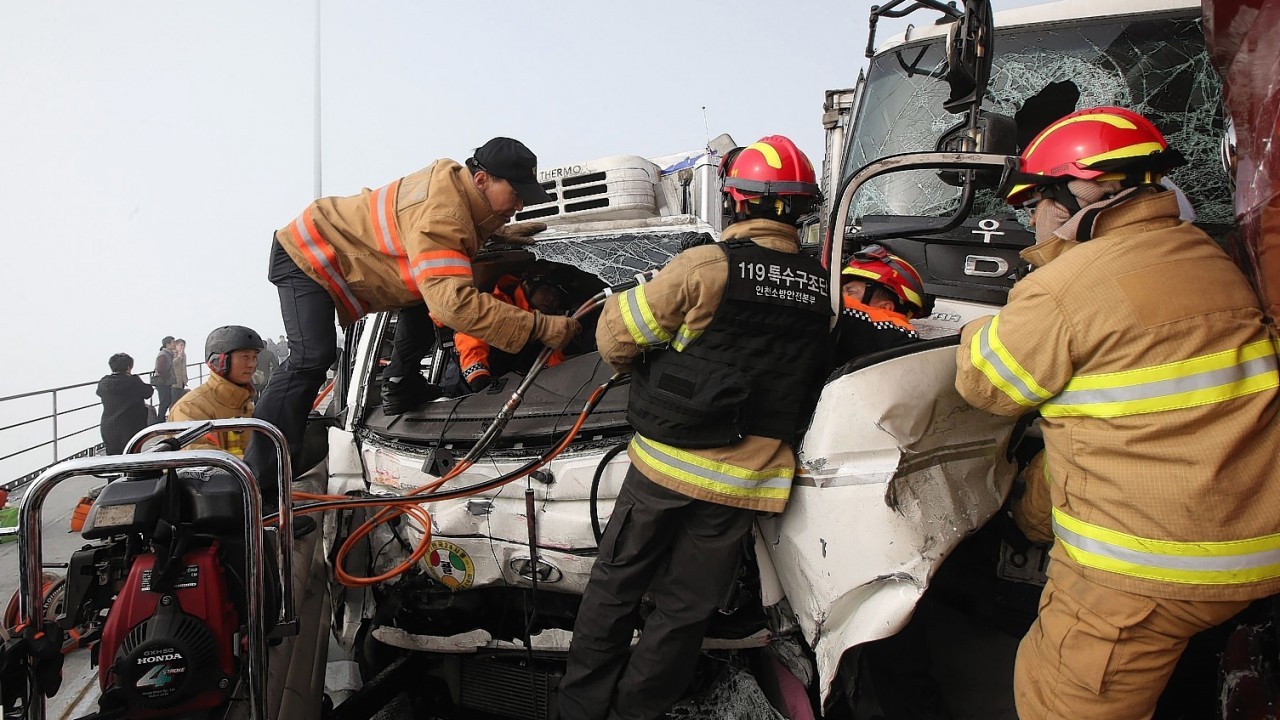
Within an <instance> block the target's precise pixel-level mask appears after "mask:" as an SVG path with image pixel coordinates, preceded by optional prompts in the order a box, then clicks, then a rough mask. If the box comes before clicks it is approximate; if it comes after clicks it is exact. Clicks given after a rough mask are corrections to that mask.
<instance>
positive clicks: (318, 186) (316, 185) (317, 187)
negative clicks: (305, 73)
mask: <svg viewBox="0 0 1280 720" xmlns="http://www.w3.org/2000/svg"><path fill="white" fill-rule="evenodd" d="M314 166H315V178H314V182H313V187H312V191H313V192H314V194H315V197H322V196H323V194H324V193H323V192H322V188H323V184H322V183H321V181H320V177H321V176H320V0H316V77H315V149H314Z"/></svg>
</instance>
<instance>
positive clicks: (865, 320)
mask: <svg viewBox="0 0 1280 720" xmlns="http://www.w3.org/2000/svg"><path fill="white" fill-rule="evenodd" d="M840 301H841V306H842V309H841V311H840V318H839V320H837V321H836V340H835V348H836V364H837V365H843V364H844V363H847V362H849V361H850V360H854V359H857V358H860V357H862V356H864V355H869V354H871V353H874V352H879V351H881V350H889V349H891V348H895V347H900V346H902V345H907V344H910V343H913V342H916V341H917V340H919V339H920V336H919V335H918V334H917V333H916V329H915V326H913V325H912V324H911V321H912V320H913V319H914V318H919V317H927V316H928V315H929V313H931V312H932V311H933V299H932V298H930V297H929V296H928V295H927V294H925V291H924V281H923V280H922V279H921V278H920V273H919V272H917V271H916V269H915V268H914V267H912V266H911V263H909V262H907V261H906V260H903V259H902V258H900V257H898V256H897V255H894V254H892V253H890V252H889V251H888V250H886V249H885V248H884V247H883V246H881V245H869V246H867V247H865V248H863V249H861V250H859V251H858V252H856V253H854V254H853V257H852V258H850V259H849V263H848V264H847V265H846V266H845V267H844V269H843V270H841V271H840Z"/></svg>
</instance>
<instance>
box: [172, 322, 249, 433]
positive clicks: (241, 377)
mask: <svg viewBox="0 0 1280 720" xmlns="http://www.w3.org/2000/svg"><path fill="white" fill-rule="evenodd" d="M262 348H263V343H262V337H261V336H259V335H258V333H256V332H254V331H253V330H252V329H250V328H247V327H244V326H243V325H224V326H223V327H220V328H218V329H217V330H214V331H213V332H211V333H209V337H208V339H206V340H205V343H204V359H205V363H206V364H207V365H208V366H209V379H208V380H205V381H204V384H202V385H201V386H200V387H198V388H196V389H195V390H192V391H191V392H189V393H187V394H185V395H183V396H182V397H181V398H180V399H179V400H178V402H176V403H174V404H173V408H172V409H170V410H169V420H170V421H172V422H177V421H181V420H230V419H232V418H242V417H250V416H251V415H253V373H254V371H255V370H257V369H258V353H259V352H261V351H262ZM246 439H247V436H246V434H245V433H243V432H239V431H235V430H223V431H219V432H212V433H209V434H208V435H206V436H204V437H203V438H201V439H200V440H197V441H196V442H193V443H191V444H190V445H188V446H187V449H190V450H202V449H207V450H225V451H227V452H229V453H231V454H232V455H235V456H236V457H244V448H245V444H246Z"/></svg>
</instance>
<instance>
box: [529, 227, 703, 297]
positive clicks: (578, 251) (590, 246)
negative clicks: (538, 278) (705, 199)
mask: <svg viewBox="0 0 1280 720" xmlns="http://www.w3.org/2000/svg"><path fill="white" fill-rule="evenodd" d="M711 241H712V237H711V235H710V233H707V232H698V231H694V230H690V231H686V232H644V233H628V232H621V233H610V234H600V235H590V236H587V237H577V238H564V239H555V240H545V241H540V242H538V243H537V244H535V245H533V246H532V247H531V248H530V249H531V250H532V251H533V253H534V254H535V255H537V256H538V258H539V259H541V260H550V261H552V262H558V263H564V264H565V265H571V266H573V267H576V268H578V269H579V270H583V271H585V272H589V273H591V274H592V275H595V276H596V277H598V278H600V279H601V280H603V281H604V282H605V284H606V285H618V284H620V283H622V282H625V281H627V280H630V279H631V278H633V277H634V276H635V275H636V273H641V272H644V271H646V270H653V269H656V268H660V267H662V266H663V265H666V264H667V261H669V260H670V259H671V258H672V257H673V256H674V255H675V254H676V253H678V252H680V250H681V249H683V248H686V247H691V246H692V245H694V244H699V243H701V242H711Z"/></svg>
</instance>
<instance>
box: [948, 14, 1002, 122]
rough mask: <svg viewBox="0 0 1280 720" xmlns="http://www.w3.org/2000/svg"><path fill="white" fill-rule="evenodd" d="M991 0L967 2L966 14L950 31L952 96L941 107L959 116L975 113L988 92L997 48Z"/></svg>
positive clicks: (950, 83) (949, 73)
mask: <svg viewBox="0 0 1280 720" xmlns="http://www.w3.org/2000/svg"><path fill="white" fill-rule="evenodd" d="M994 36H995V25H994V24H993V21H992V17H991V2H990V0H965V2H964V15H963V16H962V17H960V18H959V19H957V20H956V21H955V23H954V24H952V26H951V28H950V29H949V30H948V31H947V74H946V78H947V84H948V85H950V86H951V96H950V97H948V98H947V101H946V102H944V103H943V104H942V107H943V108H944V109H946V111H947V112H949V113H951V114H953V115H960V114H963V113H966V112H970V111H973V110H976V109H977V108H978V106H979V105H980V104H981V103H982V96H983V94H984V93H985V92H986V91H987V80H988V79H990V77H991V58H992V56H993V55H994V52H995V49H994V47H993V46H992V42H993V41H994V39H995V37H994Z"/></svg>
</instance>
